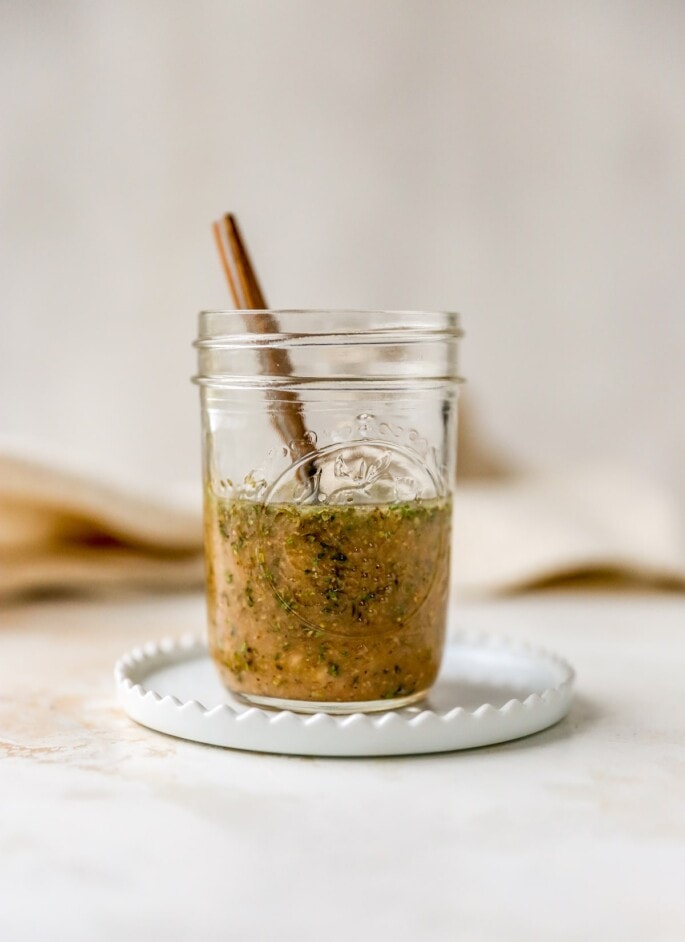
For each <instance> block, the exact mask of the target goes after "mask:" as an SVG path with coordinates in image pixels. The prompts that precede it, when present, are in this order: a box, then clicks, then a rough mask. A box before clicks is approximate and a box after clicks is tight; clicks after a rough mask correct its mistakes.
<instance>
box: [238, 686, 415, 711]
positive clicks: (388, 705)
mask: <svg viewBox="0 0 685 942" xmlns="http://www.w3.org/2000/svg"><path fill="white" fill-rule="evenodd" d="M427 694H428V691H427V690H420V691H419V692H418V693H410V694H408V695H407V696H406V697H393V698H392V699H386V700H351V701H348V702H345V703H338V702H336V701H334V700H333V701H325V700H282V699H280V698H279V697H260V696H258V695H256V694H252V693H234V694H233V696H234V697H236V699H238V700H241V701H242V702H243V703H246V704H247V705H248V706H256V707H260V708H261V709H264V710H290V711H291V712H292V713H332V714H335V715H337V716H346V715H349V714H351V713H381V712H384V713H387V712H388V710H399V709H401V708H402V707H408V706H412V704H414V703H418V702H419V701H420V700H423V699H424V698H425V697H426V696H427Z"/></svg>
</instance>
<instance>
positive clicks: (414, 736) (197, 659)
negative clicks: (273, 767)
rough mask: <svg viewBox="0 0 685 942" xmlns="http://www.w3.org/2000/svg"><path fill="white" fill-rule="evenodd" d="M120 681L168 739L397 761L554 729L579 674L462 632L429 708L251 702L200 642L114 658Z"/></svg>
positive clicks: (125, 697)
mask: <svg viewBox="0 0 685 942" xmlns="http://www.w3.org/2000/svg"><path fill="white" fill-rule="evenodd" d="M115 678H116V684H117V689H118V694H119V702H120V703H121V705H122V706H123V708H124V710H125V711H126V712H127V713H128V715H129V716H130V717H131V718H132V719H134V720H136V722H138V723H142V724H143V726H149V727H150V728H151V729H155V730H159V732H162V733H168V734H169V735H171V736H179V737H180V738H182V739H191V740H194V741H195V742H201V743H209V744H210V745H213V746H229V747H231V748H233V749H248V750H251V751H253V752H277V753H287V754H290V755H308V756H391V755H411V754H415V755H416V754H418V753H425V752H448V751H451V750H454V749H469V748H472V747H474V746H486V745H491V744H492V743H498V742H506V741H507V740H510V739H518V738H519V737H521V736H528V735H529V734H530V733H536V732H538V731H539V730H541V729H545V728H546V727H548V726H552V725H553V724H554V723H557V722H558V721H559V720H560V719H562V718H563V717H564V716H565V715H566V714H567V713H568V710H569V707H570V705H571V696H572V686H573V678H574V672H573V669H572V668H571V667H570V666H569V665H568V664H567V663H566V662H565V661H563V660H562V659H561V658H559V657H557V656H556V655H554V654H550V653H549V652H546V651H543V650H541V649H537V648H531V647H528V646H522V645H517V644H513V643H510V642H506V641H503V640H498V639H495V638H488V637H483V636H477V637H474V636H469V635H459V636H456V637H454V638H453V639H452V640H451V641H450V643H449V644H448V646H447V650H446V652H445V659H444V662H443V668H442V671H441V673H440V677H439V678H438V682H437V683H436V685H435V687H434V688H433V691H432V692H431V694H430V697H429V699H428V700H426V701H424V703H422V704H420V705H419V706H414V707H406V708H405V709H401V710H388V712H387V713H373V714H362V713H354V714H352V715H350V716H332V715H329V714H327V713H315V714H313V715H304V714H297V713H290V712H285V711H284V712H276V711H271V710H261V709H258V708H257V707H247V706H245V705H244V704H242V703H240V702H238V701H237V700H235V699H233V698H232V697H231V695H230V694H229V693H228V692H227V691H226V689H225V688H224V687H223V685H222V684H221V682H220V680H219V678H218V676H217V674H216V672H215V670H214V666H213V664H212V662H211V660H210V658H209V655H208V652H207V646H206V643H205V642H204V641H203V640H200V639H198V638H183V639H181V640H180V641H178V642H176V641H171V640H166V641H163V642H161V643H160V644H153V643H149V644H146V645H144V646H143V647H142V648H135V649H134V650H133V651H131V652H130V653H129V654H125V655H124V656H123V657H122V658H121V659H120V660H119V661H118V662H117V664H116V667H115Z"/></svg>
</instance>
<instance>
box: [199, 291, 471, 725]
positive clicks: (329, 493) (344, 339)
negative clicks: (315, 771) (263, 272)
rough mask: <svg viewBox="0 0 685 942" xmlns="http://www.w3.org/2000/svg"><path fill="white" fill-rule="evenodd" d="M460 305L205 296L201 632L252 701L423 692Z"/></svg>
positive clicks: (446, 541)
mask: <svg viewBox="0 0 685 942" xmlns="http://www.w3.org/2000/svg"><path fill="white" fill-rule="evenodd" d="M460 337H461V330H460V327H459V317H458V315H457V314H446V313H413V312H405V311H401V312H379V311H285V310H284V311H217V312H212V311H207V312H203V313H202V314H200V321H199V338H198V340H197V341H196V344H195V346H196V347H197V349H198V354H199V370H198V375H197V376H196V377H195V382H197V383H198V384H199V386H200V391H201V404H202V437H203V455H204V481H205V510H204V514H205V551H206V566H207V604H208V620H209V642H210V650H211V653H212V657H213V658H214V661H215V663H216V665H217V667H218V669H219V672H220V674H221V677H222V679H223V681H224V683H225V685H226V686H227V687H228V688H229V689H230V690H231V691H232V692H233V693H234V694H235V695H237V696H238V697H240V698H241V699H243V700H244V701H247V702H248V703H250V704H253V705H255V704H256V705H259V706H267V707H274V708H279V709H291V710H295V711H299V712H318V711H325V712H331V713H352V712H360V711H361V712H368V711H373V710H387V709H391V708H395V707H401V706H406V705H408V704H410V703H414V702H415V701H418V700H420V699H421V698H422V697H424V696H425V695H426V693H427V692H428V690H429V689H430V687H431V685H432V684H433V682H434V680H435V678H436V676H437V673H438V669H439V667H440V660H441V657H442V651H443V645H444V638H445V630H446V618H447V602H448V589H449V574H450V538H451V517H452V490H453V486H454V472H455V463H456V422H457V417H456V406H457V394H458V389H459V383H460V379H459V376H458V374H457V348H458V343H459V338H460Z"/></svg>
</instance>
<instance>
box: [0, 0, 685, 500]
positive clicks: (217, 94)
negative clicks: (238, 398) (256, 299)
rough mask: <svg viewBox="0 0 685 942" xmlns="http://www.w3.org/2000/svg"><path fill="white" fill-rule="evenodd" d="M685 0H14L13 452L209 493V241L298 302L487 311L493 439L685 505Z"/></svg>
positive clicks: (7, 226)
mask: <svg viewBox="0 0 685 942" xmlns="http://www.w3.org/2000/svg"><path fill="white" fill-rule="evenodd" d="M684 102H685V4H683V3H680V2H665V0H661V2H646V0H645V2H602V3H597V2H578V0H573V2H571V0H568V2H558V0H554V2H551V0H539V2H533V0H515V2H458V0H453V2H437V0H415V2H399V0H392V2H387V0H344V2H343V0H327V2H322V0H283V2H277V0H271V2H269V0H250V2H236V0H231V2H226V0H214V2H211V0H205V2H193V3H190V2H180V0H167V2H140V0H117V2H68V3H66V2H43V3H40V2H28V0H26V2H19V0H16V2H8V0H4V2H1V3H0V135H1V143H2V146H1V148H0V206H1V216H0V239H1V248H2V254H1V265H2V270H1V272H0V313H1V317H2V335H1V336H2V340H1V344H0V434H11V435H22V434H25V433H32V434H35V435H37V436H39V437H40V438H41V439H42V440H44V441H46V442H48V443H50V442H52V443H56V444H59V445H61V446H65V447H67V448H69V449H71V450H72V451H73V452H74V453H76V454H81V455H85V456H86V457H87V458H88V459H89V460H90V461H91V462H92V463H94V464H99V465H101V466H102V467H106V468H107V469H108V470H109V472H111V473H113V474H116V475H120V476H129V477H130V476H132V475H136V474H139V475H141V476H142V477H144V478H146V479H148V480H150V479H151V480H159V481H160V482H167V481H175V480H178V479H188V478H192V477H193V476H194V475H195V474H196V473H197V466H198V448H197V417H196V412H197V404H196V396H195V393H194V390H193V389H192V388H191V387H190V385H189V383H188V377H189V375H190V374H191V372H192V370H193V355H192V352H191V350H190V346H189V345H190V341H191V339H192V336H193V332H194V327H195V317H194V315H195V312H196V310H197V309H198V308H200V307H202V306H212V305H218V306H221V305H222V304H224V303H225V302H226V290H225V287H224V285H223V283H222V280H221V274H220V269H219V266H218V264H217V261H216V258H215V254H214V248H213V245H212V242H211V239H210V234H209V229H208V224H209V222H210V220H211V219H212V218H213V217H214V216H216V215H217V214H218V213H219V212H220V211H222V210H224V209H228V208H232V209H234V210H236V211H237V212H238V213H239V215H240V218H241V220H242V222H243V226H244V228H245V230H246V231H247V234H248V240H249V242H250V245H251V248H252V249H253V252H254V255H255V256H256V257H257V259H258V261H259V269H260V273H261V275H262V278H263V281H264V284H265V287H266V289H267V293H268V297H269V299H270V300H271V302H272V304H275V305H276V304H278V305H298V306H299V305H302V306H316V305H331V306H355V307H367V306H388V307H396V306H399V307H409V308H412V307H413V308H426V307H427V308H431V307H437V308H443V307H448V308H457V309H459V310H461V311H462V312H463V313H464V317H465V323H466V326H467V329H468V341H467V344H466V347H465V356H464V370H465V372H466V374H467V375H468V377H469V379H470V382H471V392H472V394H473V396H474V399H475V402H476V404H477V406H478V417H479V421H480V423H481V427H482V430H483V432H484V433H485V434H486V435H487V436H489V437H491V438H492V439H493V441H495V442H496V443H498V444H499V445H500V446H501V447H502V448H503V449H504V450H505V452H508V453H509V455H510V456H511V459H512V460H513V461H514V463H516V464H518V465H521V466H523V467H543V466H564V467H569V466H575V465H583V464H588V463H597V462H615V463H618V464H622V465H625V466H627V467H631V468H634V469H636V470H643V471H646V472H648V473H650V474H651V475H653V477H654V478H655V480H658V481H661V482H663V483H665V484H667V485H669V486H671V487H672V488H674V489H675V490H677V491H679V493H680V494H681V496H682V498H683V499H685V475H684V474H683V471H682V468H683V464H684V462H685V426H684V424H683V421H682V418H681V408H682V404H683V401H684V399H685V318H684V317H683V300H684V298H685V257H684V256H685V253H684V248H685V105H684Z"/></svg>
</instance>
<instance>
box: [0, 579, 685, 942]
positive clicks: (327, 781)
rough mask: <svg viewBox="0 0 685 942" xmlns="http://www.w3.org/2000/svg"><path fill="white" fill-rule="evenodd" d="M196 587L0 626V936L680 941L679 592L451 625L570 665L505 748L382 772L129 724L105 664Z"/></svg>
mask: <svg viewBox="0 0 685 942" xmlns="http://www.w3.org/2000/svg"><path fill="white" fill-rule="evenodd" d="M203 620H204V615H203V603H202V600H201V599H200V598H199V597H196V596H178V597H170V596H166V597H161V598H140V597H138V598H126V599H109V600H106V601H102V600H99V601H93V600H90V601H73V600H70V601H67V600H61V601H55V600H53V601H45V602H35V603H31V604H25V605H21V606H13V607H10V608H5V609H2V610H0V939H2V940H3V942H15V940H44V939H48V938H50V939H59V940H60V942H61V940H88V942H100V940H105V942H108V940H110V939H111V940H120V939H122V938H126V937H129V938H134V939H136V940H137V939H145V938H152V939H155V940H158V939H167V940H177V939H178V940H184V939H192V940H222V942H224V940H227V939H231V940H232V939H236V940H256V942H268V940H271V939H273V940H279V942H290V940H293V942H295V940H297V942H302V940H306V939H314V938H316V939H317V940H318V939H326V940H327V942H328V940H338V939H340V940H343V939H345V940H349V939H359V940H362V942H366V940H377V939H383V940H386V939H392V940H394V942H396V940H400V942H401V940H412V942H415V940H419V942H433V940H443V939H444V940H454V939H475V940H479V942H480V940H483V942H488V940H491V939H492V940H495V939H497V940H501V939H506V940H507V942H517V940H521V942H523V940H526V942H528V940H531V939H545V940H574V942H575V940H579V939H593V940H594V939H601V940H614V939H620V940H622V942H630V940H633V939H634V940H638V939H639V940H644V939H649V940H650V942H654V940H676V939H678V940H681V939H683V938H685V893H684V892H683V886H684V885H685V709H684V707H683V703H684V700H685V597H684V596H682V595H675V594H661V593H647V592H644V593H643V592H627V593H617V592H594V593H591V592H588V591H578V590H575V591H565V592H543V593H536V594H529V595H523V596H519V597H515V598H509V599H502V600H497V601H490V602H483V603H478V604H469V605H463V606H459V607H456V608H455V611H454V623H455V625H458V626H459V627H460V628H474V629H479V630H485V631H491V632H495V633H500V634H507V635H509V636H511V637H514V638H520V639H526V640H529V641H532V642H534V643H538V644H543V645H546V646H548V647H551V648H553V649H556V650H557V651H558V652H559V653H561V654H562V655H564V656H565V657H567V658H568V659H569V660H570V661H571V662H572V663H573V664H574V666H575V667H576V669H577V671H578V682H577V695H576V700H575V704H574V706H573V708H572V710H571V713H570V715H569V716H568V717H567V719H565V720H564V721H562V722H561V723H560V724H559V725H558V726H556V727H554V728H553V729H550V730H547V731H545V732H543V733H540V734H538V735H536V736H533V737H530V738H528V739H525V740H521V741H519V742H514V743H509V744H506V745H500V746H493V747H489V748H485V749H479V750H472V751H469V752H463V753H453V754H445V755H438V756H424V757H415V758H390V759H355V760H349V759H348V760H345V759H311V758H309V759H307V758H292V757H279V756H269V755H256V754H249V753H242V752H232V751H229V750H222V749H215V748H212V747H208V746H201V745H197V744H193V743H188V742H183V741H180V740H175V739H171V738H169V737H165V736H163V735H160V734H157V733H153V732H151V731H149V730H147V729H144V728H142V727H139V726H136V725H135V724H134V723H133V722H132V721H130V720H129V719H128V718H127V717H126V716H124V715H123V713H122V712H121V711H120V710H119V708H118V707H117V705H116V703H115V700H114V691H113V680H112V665H113V663H114V661H115V659H116V658H117V656H118V655H119V654H121V653H122V651H124V650H126V649H128V648H130V647H132V646H133V645H135V644H137V643H139V642H141V641H144V640H148V639H159V638H161V637H164V636H166V635H180V634H182V633H184V632H186V631H188V630H191V631H196V630H198V629H199V628H201V626H202V624H203Z"/></svg>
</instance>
